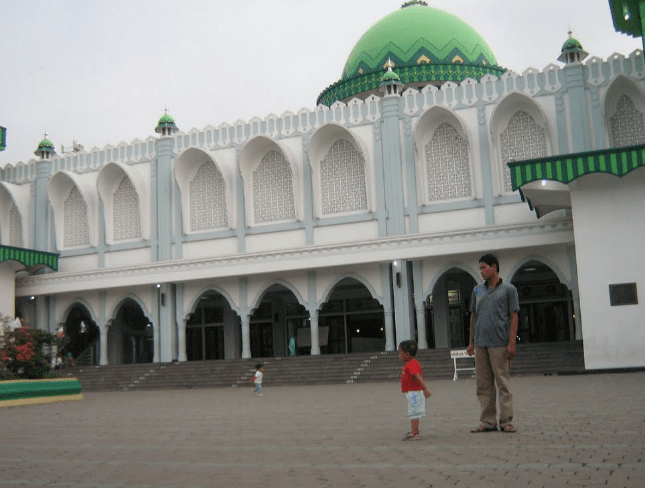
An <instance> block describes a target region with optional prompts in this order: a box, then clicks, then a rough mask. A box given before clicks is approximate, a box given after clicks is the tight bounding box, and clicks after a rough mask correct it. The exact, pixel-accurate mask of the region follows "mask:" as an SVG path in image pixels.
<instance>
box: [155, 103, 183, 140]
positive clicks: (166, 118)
mask: <svg viewBox="0 0 645 488" xmlns="http://www.w3.org/2000/svg"><path fill="white" fill-rule="evenodd" d="M178 130H179V129H178V128H177V125H176V124H175V119H173V118H172V117H171V116H170V114H169V113H168V109H166V113H164V114H163V115H162V116H161V117H159V122H158V123H157V127H155V132H156V133H157V134H163V135H170V134H172V133H175V132H177V131H178Z"/></svg>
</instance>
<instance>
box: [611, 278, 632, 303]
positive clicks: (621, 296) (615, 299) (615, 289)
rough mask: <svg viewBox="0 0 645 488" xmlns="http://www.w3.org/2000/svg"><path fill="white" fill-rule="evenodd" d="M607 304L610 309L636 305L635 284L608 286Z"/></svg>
mask: <svg viewBox="0 0 645 488" xmlns="http://www.w3.org/2000/svg"><path fill="white" fill-rule="evenodd" d="M609 304H610V305H611V306H612V307H615V306H617V305H638V293H637V292H636V283H620V284H616V285H609Z"/></svg>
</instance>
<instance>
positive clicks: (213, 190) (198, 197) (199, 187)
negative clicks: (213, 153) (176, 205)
mask: <svg viewBox="0 0 645 488" xmlns="http://www.w3.org/2000/svg"><path fill="white" fill-rule="evenodd" d="M227 215H228V214H227V210H226V185H225V184H224V178H223V177H222V173H221V172H220V170H219V168H218V167H217V166H216V165H215V163H213V162H212V161H207V162H205V163H204V164H202V166H201V168H199V171H197V174H196V175H195V177H194V178H193V180H192V181H191V182H190V230H191V231H200V230H208V229H220V228H222V227H227V226H228V216H227Z"/></svg>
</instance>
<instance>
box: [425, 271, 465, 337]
mask: <svg viewBox="0 0 645 488" xmlns="http://www.w3.org/2000/svg"><path fill="white" fill-rule="evenodd" d="M476 284H477V282H476V281H475V279H474V278H473V277H472V276H470V274H468V273H466V272H465V271H463V270H461V269H459V268H451V269H449V270H448V271H446V272H445V273H444V274H442V275H441V277H440V278H439V279H438V280H437V283H436V284H435V286H434V288H433V290H432V295H429V296H428V297H427V298H426V314H427V315H430V317H426V334H427V339H428V347H429V348H431V347H440V348H442V347H446V348H464V347H466V346H468V342H469V340H470V296H471V293H472V291H473V288H474V287H475V285H476Z"/></svg>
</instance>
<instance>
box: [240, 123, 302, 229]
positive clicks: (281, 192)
mask: <svg viewBox="0 0 645 488" xmlns="http://www.w3.org/2000/svg"><path fill="white" fill-rule="evenodd" d="M291 143H292V141H286V142H278V141H274V140H272V139H269V138H268V137H266V136H256V137H254V138H252V139H250V140H249V141H247V142H246V144H245V145H244V147H243V148H242V150H241V152H240V174H241V176H242V180H243V182H244V192H245V201H246V204H247V205H246V220H247V222H249V223H251V224H252V225H258V224H268V223H272V222H283V221H289V220H302V216H303V210H302V209H303V207H304V202H303V201H302V198H303V197H302V195H303V192H302V191H301V188H300V187H301V184H302V181H301V175H300V171H299V170H298V164H297V163H298V161H299V160H300V159H301V158H298V157H297V156H296V154H297V152H296V151H295V148H292V147H291Z"/></svg>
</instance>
